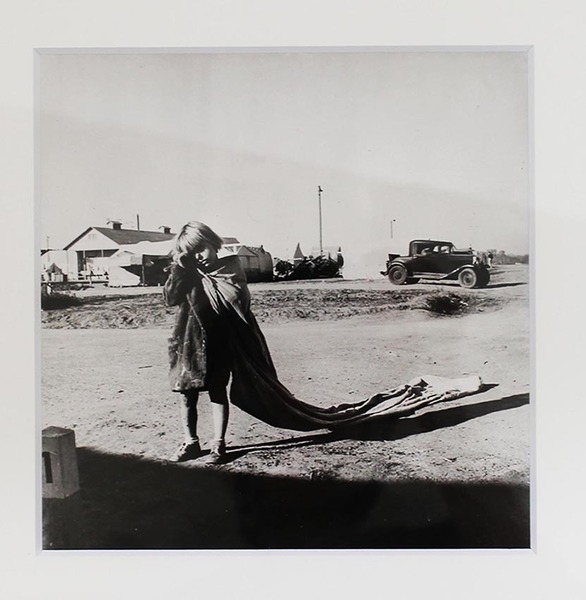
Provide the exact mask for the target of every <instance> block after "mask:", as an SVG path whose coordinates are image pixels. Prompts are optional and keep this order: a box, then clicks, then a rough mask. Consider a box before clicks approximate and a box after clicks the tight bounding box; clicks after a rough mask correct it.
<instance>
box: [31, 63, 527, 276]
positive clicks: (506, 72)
mask: <svg viewBox="0 0 586 600" xmlns="http://www.w3.org/2000/svg"><path fill="white" fill-rule="evenodd" d="M38 91H39V108H40V112H39V115H40V117H39V138H38V139H39V154H38V155H39V170H38V172H39V181H38V183H39V186H38V187H39V191H40V204H39V206H40V210H41V219H40V223H41V230H40V232H39V235H40V244H41V245H42V246H45V245H46V238H47V237H49V240H50V242H49V245H50V246H51V247H52V248H60V247H63V246H64V245H65V244H67V243H68V242H70V241H72V240H73V239H74V238H75V237H76V236H77V235H79V234H80V233H81V232H82V231H83V230H84V229H86V228H87V227H89V226H106V222H107V220H108V219H118V220H121V221H122V222H123V223H124V224H125V226H127V227H130V228H134V227H135V226H136V215H137V214H139V215H140V225H141V229H148V230H157V229H158V227H159V226H162V225H168V226H170V227H172V230H173V231H177V229H178V228H179V227H180V226H181V225H182V224H183V223H185V222H186V221H189V220H200V221H204V222H206V223H208V224H209V225H210V226H211V227H212V228H214V229H215V230H216V231H217V232H218V233H219V234H220V235H222V236H233V237H237V238H238V239H239V240H240V241H241V242H243V243H246V244H250V245H260V244H263V245H264V247H265V248H266V249H267V250H268V251H269V252H271V254H272V255H273V256H279V257H281V258H286V257H291V256H292V254H293V251H294V249H295V246H296V244H297V243H298V242H300V243H301V247H302V249H303V250H304V251H305V252H306V253H309V251H310V250H311V248H312V247H316V246H318V244H319V225H318V196H317V188H318V185H321V186H322V188H323V190H324V191H323V194H322V206H323V243H324V245H326V246H334V245H335V246H342V251H343V254H344V257H345V259H346V273H345V274H346V275H354V276H361V275H372V274H376V273H377V272H378V270H379V269H380V268H382V267H383V266H384V260H385V256H386V253H387V252H390V251H393V252H405V250H406V247H407V243H408V241H409V240H410V239H413V238H420V237H421V238H438V239H445V240H450V241H453V242H454V243H456V244H457V245H458V246H461V247H467V246H469V245H472V246H473V247H474V248H477V249H479V250H484V249H488V248H496V249H497V250H506V251H507V252H511V253H527V252H528V251H529V230H528V228H529V200H530V198H529V175H530V174H529V165H528V157H529V144H528V135H529V120H528V99H529V96H528V60H527V55H526V53H524V52H494V51H491V52H405V51H402V52H390V51H379V52H375V51H370V52H367V51H361V52H356V51H354V52H348V51H346V52H332V51H330V52H323V51H322V52H313V53H312V52H308V51H303V52H293V51H291V52H263V53H261V52H242V51H239V52H231V53H221V52H216V53H203V52H193V53H144V54H141V53H138V52H136V53H132V54H121V53H110V54H107V53H100V54H97V53H96V54H89V53H78V54H75V53H67V54H43V55H42V56H41V57H40V61H39V80H38ZM393 219H394V222H393V238H392V239H391V220H393Z"/></svg>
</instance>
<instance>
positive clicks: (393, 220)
mask: <svg viewBox="0 0 586 600" xmlns="http://www.w3.org/2000/svg"><path fill="white" fill-rule="evenodd" d="M396 220H397V219H391V239H393V223H394V222H395V221H396Z"/></svg>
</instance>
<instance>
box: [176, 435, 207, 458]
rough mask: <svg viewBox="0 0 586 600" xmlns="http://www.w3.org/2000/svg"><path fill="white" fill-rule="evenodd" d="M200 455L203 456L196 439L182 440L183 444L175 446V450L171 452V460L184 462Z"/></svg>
mask: <svg viewBox="0 0 586 600" xmlns="http://www.w3.org/2000/svg"><path fill="white" fill-rule="evenodd" d="M200 456H203V452H202V450H201V446H200V445H199V441H197V440H196V441H193V442H183V444H181V446H179V448H177V451H176V452H175V454H173V456H172V457H171V460H172V461H173V462H185V461H188V460H195V459H196V458H199V457H200Z"/></svg>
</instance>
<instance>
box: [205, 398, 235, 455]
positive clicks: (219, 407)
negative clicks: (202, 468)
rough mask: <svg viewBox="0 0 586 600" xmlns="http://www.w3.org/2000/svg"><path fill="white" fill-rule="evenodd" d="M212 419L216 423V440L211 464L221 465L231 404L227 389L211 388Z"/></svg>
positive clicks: (213, 443) (224, 451) (212, 449)
mask: <svg viewBox="0 0 586 600" xmlns="http://www.w3.org/2000/svg"><path fill="white" fill-rule="evenodd" d="M209 394H210V401H211V403H212V418H213V421H214V440H213V442H212V446H211V452H210V462H212V463H219V462H221V461H222V458H223V456H224V454H225V453H226V442H225V438H226V430H227V428H228V417H229V416H230V404H229V403H228V395H227V393H226V388H225V387H216V388H210V390H209Z"/></svg>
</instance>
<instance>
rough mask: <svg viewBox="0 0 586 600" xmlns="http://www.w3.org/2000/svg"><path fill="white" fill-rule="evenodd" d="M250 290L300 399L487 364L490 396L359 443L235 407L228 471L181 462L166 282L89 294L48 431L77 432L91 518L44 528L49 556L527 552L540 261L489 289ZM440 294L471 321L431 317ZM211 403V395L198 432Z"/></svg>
mask: <svg viewBox="0 0 586 600" xmlns="http://www.w3.org/2000/svg"><path fill="white" fill-rule="evenodd" d="M251 291H252V296H253V310H254V311H255V313H256V314H257V316H258V317H259V321H260V322H261V327H262V329H263V332H264V333H265V336H266V338H267V341H268V344H269V347H270V349H271V352H272V354H273V359H274V362H275V365H276V367H277V371H278V373H279V377H280V379H281V381H282V382H283V383H284V384H285V385H286V386H287V387H288V388H289V389H290V390H291V391H292V392H293V393H294V394H295V395H296V396H297V397H298V398H299V399H302V400H305V401H308V402H311V403H314V404H319V405H323V406H326V405H329V404H333V403H340V402H347V401H351V400H356V401H359V400H361V399H363V398H365V397H367V396H369V395H371V394H373V393H375V392H377V391H381V390H384V389H387V388H393V387H395V386H397V385H399V384H402V383H405V382H407V381H408V380H410V379H412V378H413V377H416V376H419V375H425V374H433V375H441V376H445V377H460V376H462V375H466V374H472V373H475V374H479V375H480V376H481V377H482V380H483V381H484V383H485V384H487V389H486V390H485V391H483V392H481V393H479V394H476V395H473V396H469V397H466V398H462V399H459V400H454V401H451V402H447V403H442V404H438V405H435V406H431V407H428V408H427V409H423V410H421V411H419V412H418V413H416V414H415V415H413V416H410V417H407V418H403V419H399V420H394V421H388V422H383V423H379V424H377V425H376V426H370V427H363V428H360V429H356V430H354V431H351V432H345V433H344V435H340V434H337V435H334V434H333V433H330V432H328V431H317V432H312V433H311V434H308V433H299V432H293V431H288V430H282V429H276V428H272V427H270V426H268V425H265V424H264V423H262V422H259V421H256V420H255V419H253V418H252V417H250V416H248V415H247V414H245V413H242V412H241V411H239V410H238V409H236V408H234V407H232V411H231V417H230V424H229V429H228V435H227V443H228V450H229V454H228V461H227V463H226V464H224V465H222V466H221V467H210V466H207V465H206V464H205V458H203V459H200V460H196V461H191V462H188V463H183V464H180V465H177V464H172V463H170V462H168V461H167V460H166V459H167V457H168V456H170V455H171V454H172V452H173V451H174V450H175V448H176V446H177V445H178V444H179V442H180V441H181V433H180V424H179V419H178V405H177V398H176V396H175V395H174V394H173V393H172V392H170V391H169V387H168V382H167V354H166V340H167V337H168V335H169V330H170V324H171V323H172V311H169V309H166V308H165V307H163V306H162V303H161V302H160V290H157V289H156V288H155V289H149V290H142V292H143V293H142V294H141V295H133V293H134V294H136V293H137V290H133V291H130V293H126V292H124V291H121V290H117V291H115V290H107V291H104V290H100V291H99V292H98V291H97V290H86V291H85V292H81V293H80V295H82V296H85V298H86V300H91V302H90V303H89V304H87V305H84V306H81V307H71V308H68V309H64V310H53V311H47V312H46V313H44V314H43V328H42V333H41V353H42V361H41V378H42V382H41V387H42V390H41V393H42V400H41V403H42V407H41V414H42V416H41V420H42V423H41V425H42V427H43V428H44V427H47V426H49V425H54V426H59V427H66V428H71V429H73V430H74V431H75V435H76V442H77V446H78V461H79V468H80V479H81V492H80V497H81V499H80V500H79V506H78V508H77V509H76V510H77V512H76V514H77V515H78V518H77V521H76V522H77V525H76V526H75V527H74V528H73V530H71V531H69V532H68V534H67V535H65V537H64V538H63V539H64V540H65V541H61V542H52V541H50V540H49V538H50V537H51V536H50V535H49V534H48V533H47V532H49V530H50V529H51V527H54V525H52V524H51V523H50V522H49V521H46V523H45V532H46V536H45V544H46V546H50V547H75V548H140V549H143V548H144V549H147V548H194V549H197V548H490V547H493V548H494V547H498V548H501V547H504V548H514V547H517V548H518V547H521V548H523V547H528V546H529V543H530V539H529V536H530V534H529V522H530V519H529V515H530V508H529V504H530V502H529V500H530V494H529V480H530V434H531V427H530V423H531V417H530V403H529V390H530V385H529V384H530V352H529V350H530V313H529V284H528V270H527V267H526V266H510V267H498V268H495V269H494V272H493V277H492V280H491V283H490V284H489V286H488V287H487V288H486V289H482V290H463V289H461V288H459V287H458V286H457V285H454V284H449V283H446V284H432V283H419V284H417V285H413V286H405V287H402V288H396V287H393V286H391V285H390V284H389V283H388V281H386V279H384V278H382V277H381V278H380V279H377V280H372V281H370V280H354V281H346V280H341V279H337V280H326V281H317V282H287V283H262V284H253V285H251ZM92 294H93V296H92ZM96 294H98V295H99V297H96ZM437 295H443V296H446V295H451V296H452V298H454V297H455V298H457V299H458V302H459V310H457V311H456V312H455V314H452V315H440V314H437V313H435V312H433V311H431V310H429V304H427V303H428V302H429V298H432V297H433V296H437ZM454 295H455V296H454ZM351 306H354V307H355V308H354V309H352V308H349V307H351ZM124 315H126V316H124ZM141 315H142V317H141ZM123 317H124V318H123ZM210 412H211V411H210V406H209V401H208V400H207V397H205V395H204V396H203V397H202V398H201V400H200V415H201V417H200V437H201V438H202V440H206V439H207V438H209V437H210V436H211V414H210ZM47 506H48V505H47ZM51 511H53V508H51V507H49V508H47V507H46V508H45V515H46V516H50V515H49V513H50V512H51ZM54 520H55V519H54ZM70 529H71V528H70ZM57 537H58V536H57ZM62 537H63V536H62ZM55 539H57V538H55ZM47 540H49V541H47Z"/></svg>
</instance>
